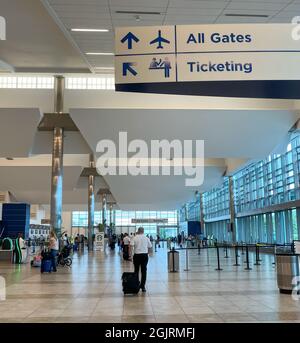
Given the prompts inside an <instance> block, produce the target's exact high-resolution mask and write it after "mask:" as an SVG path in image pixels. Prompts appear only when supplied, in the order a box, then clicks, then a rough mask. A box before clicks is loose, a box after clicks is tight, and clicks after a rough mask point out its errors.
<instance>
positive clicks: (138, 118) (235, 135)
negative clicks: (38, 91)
mask: <svg viewBox="0 0 300 343" xmlns="http://www.w3.org/2000/svg"><path fill="white" fill-rule="evenodd" d="M70 115H71V117H72V119H73V120H74V122H75V123H76V126H77V127H78V128H79V130H80V132H81V134H82V135H83V137H84V138H85V140H86V141H87V143H88V144H89V146H90V148H91V149H92V150H93V151H94V153H95V156H96V157H98V156H100V155H99V154H98V153H97V151H96V146H97V143H98V142H99V141H100V140H105V139H108V140H112V141H113V142H114V143H115V145H116V146H117V147H118V145H119V132H121V131H126V132H127V135H128V143H129V142H130V141H132V140H134V139H141V140H143V141H145V142H146V143H147V146H148V147H150V146H151V140H155V139H157V140H162V139H166V140H168V141H172V140H173V139H178V140H180V141H181V142H182V141H184V140H193V141H195V140H204V149H205V168H204V178H205V179H204V180H205V182H204V183H203V184H202V185H201V186H200V187H199V186H197V187H186V186H185V179H186V178H187V176H186V175H185V174H183V175H182V176H174V175H172V174H171V175H170V176H162V175H159V176H152V175H147V176H141V175H138V176H132V175H125V176H120V175H116V176H112V175H105V176H104V178H105V180H106V182H107V183H108V185H109V187H110V189H111V191H112V193H113V194H114V196H115V198H116V200H117V202H118V204H119V206H120V207H121V208H122V209H133V208H135V209H142V208H144V209H145V208H148V209H170V208H177V207H179V206H180V205H182V204H183V203H184V202H186V201H189V200H190V199H191V198H192V197H193V194H194V192H195V191H196V190H198V191H199V190H200V191H201V192H204V191H207V190H210V189H211V188H212V187H214V186H216V185H217V184H218V183H220V182H221V180H222V176H223V175H224V173H225V172H226V170H228V166H229V164H230V163H231V164H233V163H234V162H235V169H236V168H237V167H238V166H240V165H241V164H244V163H245V161H247V160H254V159H262V158H264V157H265V156H267V155H268V154H269V153H270V152H271V151H272V150H273V149H274V148H275V146H276V145H277V144H278V142H280V141H282V140H284V139H285V137H286V133H287V131H288V130H289V129H290V127H291V126H292V125H293V124H294V123H295V121H296V120H297V119H298V114H297V113H296V112H294V111H284V110H278V111H276V110H272V111H270V110H269V111H268V110H255V111H254V110H253V111H251V110H235V111H234V110H200V109H199V110H191V109H189V110H183V109H181V110H179V109H177V110H174V109H173V110H165V109H160V110H150V109H99V108H98V109H87V108H85V109H71V110H70ZM266 132H268V134H266ZM254 137H255V139H253V138H254ZM129 157H130V155H129ZM143 157H145V158H146V157H147V156H143ZM193 157H199V156H197V155H195V151H194V152H193ZM228 159H230V161H228Z"/></svg>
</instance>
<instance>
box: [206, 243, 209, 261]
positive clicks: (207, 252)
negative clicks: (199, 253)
mask: <svg viewBox="0 0 300 343" xmlns="http://www.w3.org/2000/svg"><path fill="white" fill-rule="evenodd" d="M206 260H207V266H209V248H208V247H206Z"/></svg>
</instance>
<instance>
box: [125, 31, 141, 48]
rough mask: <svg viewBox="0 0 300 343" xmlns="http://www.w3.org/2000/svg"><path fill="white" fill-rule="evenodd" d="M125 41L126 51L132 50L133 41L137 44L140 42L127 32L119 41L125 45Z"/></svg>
mask: <svg viewBox="0 0 300 343" xmlns="http://www.w3.org/2000/svg"><path fill="white" fill-rule="evenodd" d="M126 41H127V43H128V49H132V43H133V41H135V42H136V43H137V42H139V41H140V40H139V39H138V38H137V36H135V35H134V34H133V33H132V32H128V33H127V35H126V36H124V37H123V38H122V39H121V43H125V42H126Z"/></svg>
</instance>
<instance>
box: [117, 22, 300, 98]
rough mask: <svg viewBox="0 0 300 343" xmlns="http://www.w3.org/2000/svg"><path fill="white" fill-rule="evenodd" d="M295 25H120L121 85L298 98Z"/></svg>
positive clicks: (299, 49) (299, 46)
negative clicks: (128, 26) (125, 26)
mask: <svg viewBox="0 0 300 343" xmlns="http://www.w3.org/2000/svg"><path fill="white" fill-rule="evenodd" d="M295 29H296V26H295V24H232V25H231V24H230V25H179V26H152V27H130V28H124V27H123V28H117V29H116V49H115V51H116V57H115V72H116V75H115V79H116V90H117V91H134V92H151V93H166V94H168V93H169V94H191V95H214V96H235V97H241V96H242V97H257V98H297V99H298V98H300V40H295V38H294V35H293V34H292V33H293V30H295ZM299 31H300V30H299Z"/></svg>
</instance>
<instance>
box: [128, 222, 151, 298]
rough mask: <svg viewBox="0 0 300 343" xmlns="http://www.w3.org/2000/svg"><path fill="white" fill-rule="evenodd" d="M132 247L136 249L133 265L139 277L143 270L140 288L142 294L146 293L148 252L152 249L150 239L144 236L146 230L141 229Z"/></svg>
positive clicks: (132, 242)
mask: <svg viewBox="0 0 300 343" xmlns="http://www.w3.org/2000/svg"><path fill="white" fill-rule="evenodd" d="M130 244H131V246H132V247H133V248H134V255H133V264H134V272H135V273H136V274H137V275H138V276H139V272H140V269H141V274H142V278H141V282H140V288H141V290H142V292H146V288H145V285H146V279H147V264H148V251H149V249H150V248H152V244H151V242H150V239H149V238H148V237H146V236H145V235H144V228H143V227H139V228H138V232H137V235H136V236H135V237H134V238H133V239H132V240H131V243H130Z"/></svg>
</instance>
